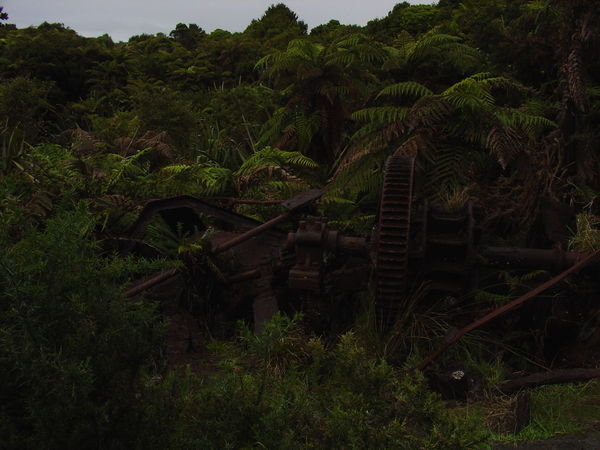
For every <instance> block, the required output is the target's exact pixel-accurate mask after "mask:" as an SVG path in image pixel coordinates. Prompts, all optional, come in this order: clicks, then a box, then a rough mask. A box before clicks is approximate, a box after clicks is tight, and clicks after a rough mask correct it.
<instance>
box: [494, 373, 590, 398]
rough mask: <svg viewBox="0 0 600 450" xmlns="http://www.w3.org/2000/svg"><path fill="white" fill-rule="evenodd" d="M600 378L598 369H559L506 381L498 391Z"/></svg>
mask: <svg viewBox="0 0 600 450" xmlns="http://www.w3.org/2000/svg"><path fill="white" fill-rule="evenodd" d="M594 378H600V369H559V370H552V371H550V372H542V373H534V374H531V375H528V376H526V377H522V378H517V379H515V380H511V381H507V382H506V383H503V384H502V385H500V390H501V391H502V392H503V393H505V394H510V393H512V392H516V391H519V390H521V389H524V388H530V387H535V386H542V385H545V384H558V383H573V382H576V381H587V380H592V379H594Z"/></svg>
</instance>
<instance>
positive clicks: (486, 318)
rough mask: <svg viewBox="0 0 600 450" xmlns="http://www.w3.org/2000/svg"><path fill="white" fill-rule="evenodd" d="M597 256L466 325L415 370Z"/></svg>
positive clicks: (592, 256) (579, 263) (596, 252)
mask: <svg viewBox="0 0 600 450" xmlns="http://www.w3.org/2000/svg"><path fill="white" fill-rule="evenodd" d="M598 255H600V250H596V251H595V252H594V253H590V254H589V255H588V256H586V257H585V258H584V259H582V260H580V261H579V262H577V263H576V264H574V265H573V266H571V267H569V268H568V269H567V270H565V271H564V272H561V273H560V274H559V275H557V276H555V277H554V278H552V279H550V280H548V281H546V282H545V283H544V284H542V285H541V286H538V287H537V288H535V289H533V290H531V291H529V292H528V293H527V294H525V295H523V296H522V297H519V298H517V299H516V300H513V301H512V302H510V303H507V304H506V305H504V306H501V307H500V308H498V309H495V310H494V311H492V312H491V313H489V314H487V315H485V316H483V317H482V318H480V319H478V320H476V321H475V322H473V323H471V324H469V325H467V326H466V327H464V328H463V329H462V330H459V331H457V332H456V334H454V335H453V336H452V337H451V338H450V339H449V340H448V341H446V342H445V343H444V344H443V345H442V346H441V347H440V348H438V349H437V350H436V351H435V352H433V353H432V354H431V355H429V356H428V357H427V358H426V359H425V360H424V361H423V362H422V363H421V364H419V365H418V366H417V367H416V369H419V370H423V369H424V368H425V367H427V366H428V365H429V364H430V363H431V362H432V361H435V359H437V357H438V356H440V355H441V354H442V353H444V351H445V350H446V349H447V348H448V347H450V346H451V345H452V344H454V343H455V342H457V341H458V340H459V339H460V338H461V337H463V336H464V335H465V334H467V333H468V332H469V331H473V330H475V329H477V328H479V327H481V326H482V325H485V324H486V323H488V322H489V321H490V320H492V319H495V318H496V317H498V316H501V315H502V314H505V313H507V312H508V311H511V310H513V309H515V308H516V307H517V306H520V305H521V304H523V303H525V302H526V301H527V300H530V299H532V298H534V297H535V296H537V295H538V294H541V293H542V292H544V291H545V290H546V289H548V288H550V287H552V286H554V285H555V284H556V283H558V282H559V281H561V280H563V279H564V278H566V277H568V276H569V275H571V274H572V273H575V272H577V271H578V270H580V269H582V268H584V267H585V266H587V265H588V264H590V263H591V262H592V261H593V260H594V259H595V258H596V257H598Z"/></svg>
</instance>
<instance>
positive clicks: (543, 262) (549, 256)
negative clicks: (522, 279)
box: [479, 246, 588, 268]
mask: <svg viewBox="0 0 600 450" xmlns="http://www.w3.org/2000/svg"><path fill="white" fill-rule="evenodd" d="M479 254H480V255H481V256H482V257H484V258H487V259H490V260H491V261H492V262H497V263H508V264H515V265H517V266H525V267H540V266H542V267H560V268H563V267H570V266H572V265H574V264H576V263H577V262H578V261H581V260H582V259H584V258H585V257H586V256H588V254H587V253H577V252H565V251H562V250H559V249H551V250H543V249H538V248H520V247H487V246H485V247H482V248H481V251H480V252H479Z"/></svg>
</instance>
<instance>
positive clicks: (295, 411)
mask: <svg viewBox="0 0 600 450" xmlns="http://www.w3.org/2000/svg"><path fill="white" fill-rule="evenodd" d="M214 351H215V352H216V353H217V354H218V355H219V359H220V363H219V367H218V368H217V369H215V370H216V373H215V374H214V375H208V376H206V377H204V378H202V379H199V378H197V377H195V376H193V375H191V374H190V373H185V372H183V371H179V372H175V373H172V374H171V375H170V376H169V377H168V378H167V379H165V380H163V381H162V382H161V383H160V384H157V385H155V386H153V388H152V389H151V394H150V396H149V397H148V402H149V407H150V409H149V414H150V415H151V418H152V419H153V420H151V421H150V422H149V423H150V425H151V426H152V428H149V429H148V430H147V431H146V432H145V433H143V434H142V435H140V438H141V439H142V446H144V447H156V446H160V447H162V448H197V447H202V448H223V447H227V446H229V447H233V448H241V447H251V446H265V447H267V448H324V447H326V448H456V447H460V448H475V447H477V446H478V445H479V444H481V443H482V442H483V441H484V440H485V439H486V433H482V432H480V431H477V428H476V423H475V422H473V421H472V420H471V421H466V420H463V419H457V418H456V417H452V416H450V415H448V414H447V413H446V412H445V411H444V408H443V406H442V403H441V401H440V400H439V398H438V397H437V396H436V395H434V394H431V393H429V392H428V391H427V390H426V389H425V388H424V384H423V382H422V379H421V378H419V377H409V376H407V375H405V374H402V373H400V372H399V371H398V370H397V369H394V368H393V367H391V366H390V365H388V364H387V363H385V361H381V360H377V359H373V358H370V357H369V356H368V352H367V351H366V350H365V349H364V348H363V347H362V345H361V344H360V343H359V341H358V339H357V338H356V336H355V335H354V334H353V333H347V334H345V335H342V336H340V338H339V341H338V343H337V344H336V345H335V346H333V348H331V349H328V348H326V347H325V345H324V343H323V342H322V341H321V340H320V339H318V338H311V337H309V336H306V335H305V334H304V333H303V331H302V329H301V327H300V324H299V322H298V320H297V319H295V320H291V319H289V318H285V317H283V316H279V315H276V316H275V317H274V318H273V320H272V321H270V322H269V323H267V324H266V325H265V327H264V331H263V332H262V334H261V335H258V336H257V335H254V334H253V333H251V332H250V331H249V330H247V329H245V328H242V329H241V332H240V338H239V339H238V340H237V341H236V342H233V343H227V344H218V345H215V348H214ZM166 411H168V412H169V413H168V414H165V412H166ZM160 430H165V432H164V433H161V432H160ZM167 430H168V432H167Z"/></svg>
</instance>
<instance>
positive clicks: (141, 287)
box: [122, 269, 177, 298]
mask: <svg viewBox="0 0 600 450" xmlns="http://www.w3.org/2000/svg"><path fill="white" fill-rule="evenodd" d="M176 275H177V269H171V270H167V271H166V272H161V273H159V274H157V275H154V276H153V277H150V278H148V279H147V280H146V281H143V282H141V283H140V284H138V285H136V286H134V287H132V288H131V289H128V290H126V291H125V292H123V294H122V295H123V297H125V298H129V297H134V296H136V295H137V294H139V293H141V292H143V291H145V290H147V289H150V288H152V287H154V286H156V285H157V284H159V283H162V282H163V281H166V280H168V279H170V278H173V277H175V276H176Z"/></svg>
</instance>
